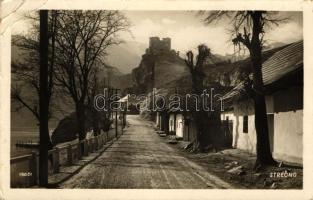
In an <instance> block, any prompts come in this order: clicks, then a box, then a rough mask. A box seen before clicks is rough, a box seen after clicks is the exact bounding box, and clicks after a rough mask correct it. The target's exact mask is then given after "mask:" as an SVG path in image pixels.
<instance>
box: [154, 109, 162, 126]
mask: <svg viewBox="0 0 313 200" xmlns="http://www.w3.org/2000/svg"><path fill="white" fill-rule="evenodd" d="M160 122H161V120H160V113H159V112H157V114H156V119H155V125H156V126H157V127H161V126H160Z"/></svg>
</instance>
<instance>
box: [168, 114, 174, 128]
mask: <svg viewBox="0 0 313 200" xmlns="http://www.w3.org/2000/svg"><path fill="white" fill-rule="evenodd" d="M168 123H169V131H170V132H171V131H174V130H175V114H174V113H171V114H170V117H169V120H168Z"/></svg>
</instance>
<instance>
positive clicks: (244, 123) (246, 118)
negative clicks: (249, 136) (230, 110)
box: [242, 115, 248, 133]
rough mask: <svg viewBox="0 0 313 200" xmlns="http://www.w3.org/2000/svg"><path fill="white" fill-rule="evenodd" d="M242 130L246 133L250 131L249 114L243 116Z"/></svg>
mask: <svg viewBox="0 0 313 200" xmlns="http://www.w3.org/2000/svg"><path fill="white" fill-rule="evenodd" d="M242 129H243V130H242V131H243V132H244V133H248V115H245V116H243V126H242Z"/></svg>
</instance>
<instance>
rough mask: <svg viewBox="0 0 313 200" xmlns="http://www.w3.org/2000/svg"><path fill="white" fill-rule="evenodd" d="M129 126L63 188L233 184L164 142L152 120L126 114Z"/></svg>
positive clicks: (189, 187)
mask: <svg viewBox="0 0 313 200" xmlns="http://www.w3.org/2000/svg"><path fill="white" fill-rule="evenodd" d="M127 121H128V123H129V126H128V127H127V129H126V131H124V134H123V135H122V136H121V137H120V139H119V140H118V141H115V143H114V144H113V145H112V146H110V147H109V148H108V149H107V150H106V151H105V152H104V153H103V154H102V155H101V156H100V157H99V158H98V159H96V160H95V161H93V162H92V163H90V164H89V165H88V166H86V167H85V168H84V169H82V170H81V171H80V172H79V173H78V174H76V175H74V176H73V177H72V178H71V179H69V180H68V181H66V182H64V183H63V184H62V185H61V186H60V187H61V188H129V189H131V188H142V189H143V188H169V189H178V188H184V189H196V188H207V189H210V188H231V185H229V184H228V183H226V182H224V181H222V180H221V179H219V178H218V177H216V176H213V175H212V174H210V173H208V172H207V169H203V168H202V167H200V166H199V165H197V164H196V163H194V162H192V161H190V160H188V159H187V158H185V157H184V155H183V153H182V152H179V151H178V150H177V149H174V148H172V147H171V146H170V144H167V143H166V142H164V138H160V137H159V136H158V135H157V134H156V133H155V132H154V130H153V126H152V123H151V122H148V121H145V120H142V119H141V118H140V117H139V116H127Z"/></svg>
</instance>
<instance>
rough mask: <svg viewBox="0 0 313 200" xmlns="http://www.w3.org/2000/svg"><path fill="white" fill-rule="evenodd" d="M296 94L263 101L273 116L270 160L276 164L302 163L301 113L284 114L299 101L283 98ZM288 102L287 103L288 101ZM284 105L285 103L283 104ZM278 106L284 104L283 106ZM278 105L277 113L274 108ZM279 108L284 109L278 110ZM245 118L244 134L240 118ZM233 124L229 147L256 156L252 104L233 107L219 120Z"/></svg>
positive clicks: (275, 96) (245, 102)
mask: <svg viewBox="0 0 313 200" xmlns="http://www.w3.org/2000/svg"><path fill="white" fill-rule="evenodd" d="M288 95H289V96H290V95H293V97H294V96H295V95H297V94H295V93H294V91H292V90H286V91H283V92H279V96H277V94H275V95H274V96H267V97H266V107H267V112H268V114H274V120H273V121H274V125H273V127H274V131H273V145H272V148H273V156H274V158H276V159H278V160H284V161H288V162H294V163H302V147H303V141H302V135H303V111H302V109H298V110H292V111H288V109H289V108H290V107H295V106H294V105H293V104H297V103H299V102H297V101H299V99H292V100H290V99H287V98H285V96H288ZM288 100H289V101H288ZM286 102H288V103H286ZM282 104H286V105H283V106H282ZM275 105H279V107H280V108H279V109H278V111H277V109H276V107H278V106H276V107H275ZM281 107H285V109H286V111H285V110H282V109H281ZM244 115H248V133H244V132H243V117H244ZM227 116H228V118H229V120H232V121H233V143H232V144H233V147H234V148H238V149H243V150H246V151H248V152H250V153H255V152H256V131H255V124H254V106H253V101H252V100H246V101H242V102H240V103H236V104H235V105H234V110H233V111H228V112H223V113H222V114H221V119H222V120H226V117H227Z"/></svg>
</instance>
